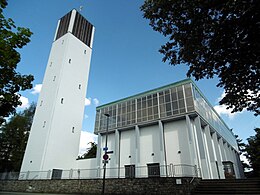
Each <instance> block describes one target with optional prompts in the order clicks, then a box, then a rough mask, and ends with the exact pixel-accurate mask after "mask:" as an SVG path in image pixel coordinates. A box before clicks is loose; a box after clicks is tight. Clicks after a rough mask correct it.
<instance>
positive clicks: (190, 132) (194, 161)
mask: <svg viewBox="0 0 260 195" xmlns="http://www.w3.org/2000/svg"><path fill="white" fill-rule="evenodd" d="M186 125H187V130H188V136H189V151H190V159H191V165H196V166H198V164H199V163H198V159H197V157H196V155H195V154H196V147H195V143H194V137H193V129H192V126H191V121H190V117H189V115H186Z"/></svg>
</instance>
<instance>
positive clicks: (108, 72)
mask: <svg viewBox="0 0 260 195" xmlns="http://www.w3.org/2000/svg"><path fill="white" fill-rule="evenodd" d="M8 3H9V4H8V6H7V8H6V9H5V10H4V15H5V16H6V17H10V18H12V19H13V20H14V21H15V24H16V26H21V27H27V28H29V29H30V30H31V31H32V32H33V35H32V37H31V42H30V43H29V44H28V45H27V46H25V47H24V48H22V49H20V50H19V52H20V54H21V61H20V63H19V64H18V69H17V70H18V71H19V72H20V73H21V74H32V75H34V81H33V86H34V88H33V89H31V90H26V91H24V92H21V95H22V96H21V101H22V102H23V105H22V106H21V107H20V108H18V109H17V110H18V111H21V110H23V109H24V108H25V107H28V106H29V105H30V104H31V103H32V102H37V98H38V94H39V92H40V89H41V84H42V81H43V77H44V72H45V68H46V64H47V61H48V57H49V53H50V49H51V45H52V42H53V38H54V33H55V30H56V26H57V22H58V20H59V19H60V18H61V17H62V16H64V15H65V14H66V13H67V12H69V11H71V10H72V9H73V8H75V9H77V10H79V8H80V6H82V10H81V12H80V13H81V14H82V15H83V16H84V17H86V18H87V20H88V21H89V22H91V23H92V24H93V25H94V26H95V37H94V44H93V49H92V58H91V68H90V73H89V81H88V89H87V94H86V100H85V113H84V121H83V127H82V137H81V146H80V151H81V153H82V151H84V150H85V148H86V147H88V145H87V143H89V141H96V136H94V135H93V132H94V121H95V110H96V106H98V105H102V104H106V103H109V102H112V101H115V100H118V99H121V98H125V97H128V96H132V95H135V94H137V93H141V92H144V91H147V90H151V89H154V88H157V87H161V86H164V85H167V84H170V83H174V82H177V81H179V80H182V79H185V78H186V72H187V70H188V68H187V67H186V66H185V65H178V66H171V65H169V64H168V63H163V62H162V57H163V56H162V54H160V53H159V52H158V50H159V49H160V46H161V45H163V44H164V43H165V42H166V41H167V39H166V38H165V37H163V35H161V34H160V33H158V32H155V31H153V30H152V28H151V27H150V26H149V21H148V20H146V19H144V18H143V16H142V12H141V11H140V6H141V5H142V3H143V1H141V0H136V1H131V0H112V1H108V0H37V1H36V0H23V1H9V2H8ZM193 80H194V79H193ZM195 83H196V84H197V86H198V87H199V88H200V90H201V91H202V93H203V94H204V95H205V97H206V98H207V99H208V101H209V102H210V103H211V104H212V106H213V107H215V109H216V110H217V112H218V113H219V115H220V116H221V117H222V118H223V119H224V121H225V122H226V124H227V125H228V127H229V128H231V129H233V132H234V133H235V134H237V135H238V136H239V137H240V138H242V139H243V141H245V140H246V139H247V138H248V137H249V136H253V135H255V132H254V128H255V127H260V120H259V117H255V116H254V115H253V113H252V112H248V111H243V112H241V113H235V114H231V113H230V111H228V110H226V109H225V106H219V104H218V101H219V99H220V98H221V96H223V94H224V90H223V89H222V88H217V87H216V84H217V83H218V79H217V78H214V79H210V80H207V79H203V80H200V81H195ZM75 103H76V102H75Z"/></svg>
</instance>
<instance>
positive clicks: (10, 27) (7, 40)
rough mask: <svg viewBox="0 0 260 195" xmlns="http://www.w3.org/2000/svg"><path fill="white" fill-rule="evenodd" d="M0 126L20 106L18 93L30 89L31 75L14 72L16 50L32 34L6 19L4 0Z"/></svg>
mask: <svg viewBox="0 0 260 195" xmlns="http://www.w3.org/2000/svg"><path fill="white" fill-rule="evenodd" d="M0 6H1V7H0V124H2V123H3V122H4V117H8V116H9V115H10V114H14V113H15V108H16V107H17V106H19V105H21V102H20V101H19V98H20V94H18V92H19V91H23V90H26V89H30V88H32V81H33V76H32V75H21V74H20V73H18V72H16V67H17V64H18V63H19V62H20V59H21V58H20V54H19V53H18V51H17V49H20V48H22V47H23V46H25V45H26V44H27V43H28V42H29V41H30V36H31V35H32V32H31V31H30V30H29V29H28V28H21V27H16V26H15V24H14V21H13V20H12V19H11V18H8V19H6V18H5V17H4V15H3V9H4V8H5V7H6V6H7V1H6V0H0Z"/></svg>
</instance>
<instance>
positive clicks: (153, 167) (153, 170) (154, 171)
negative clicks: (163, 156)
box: [147, 163, 160, 177]
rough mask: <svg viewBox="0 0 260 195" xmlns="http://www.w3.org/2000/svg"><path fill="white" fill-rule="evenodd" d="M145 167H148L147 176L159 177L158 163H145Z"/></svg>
mask: <svg viewBox="0 0 260 195" xmlns="http://www.w3.org/2000/svg"><path fill="white" fill-rule="evenodd" d="M147 168H148V177H160V164H159V163H151V164H147Z"/></svg>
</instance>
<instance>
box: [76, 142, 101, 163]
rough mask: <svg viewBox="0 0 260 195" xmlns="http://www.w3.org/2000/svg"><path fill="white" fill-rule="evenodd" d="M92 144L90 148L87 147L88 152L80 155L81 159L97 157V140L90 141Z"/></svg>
mask: <svg viewBox="0 0 260 195" xmlns="http://www.w3.org/2000/svg"><path fill="white" fill-rule="evenodd" d="M89 144H91V147H90V148H87V151H86V153H84V154H83V155H81V156H78V160H79V159H88V158H96V156H97V144H96V143H95V142H89Z"/></svg>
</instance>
